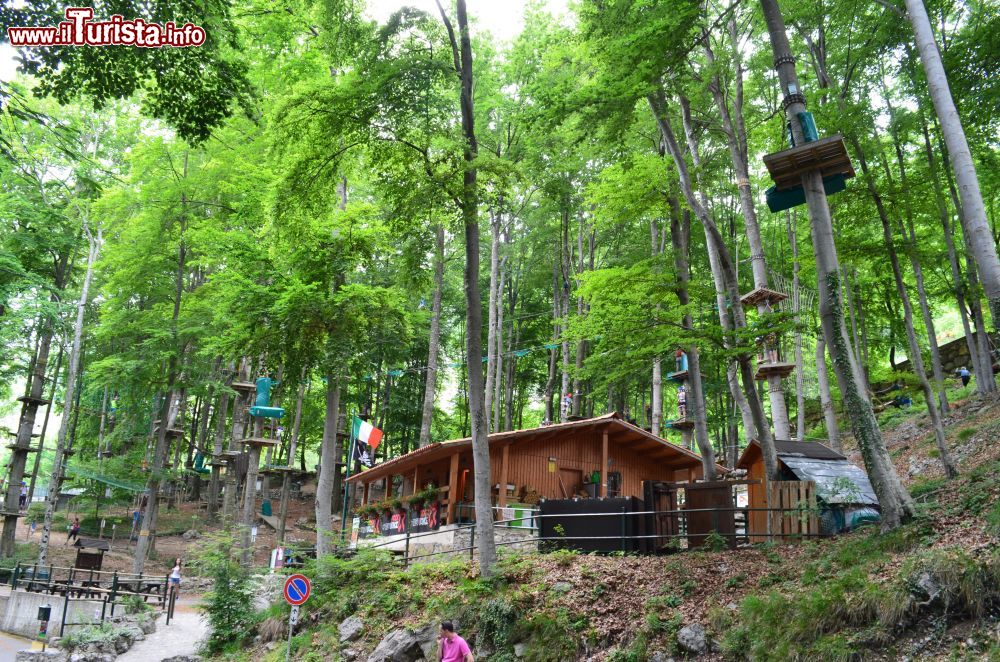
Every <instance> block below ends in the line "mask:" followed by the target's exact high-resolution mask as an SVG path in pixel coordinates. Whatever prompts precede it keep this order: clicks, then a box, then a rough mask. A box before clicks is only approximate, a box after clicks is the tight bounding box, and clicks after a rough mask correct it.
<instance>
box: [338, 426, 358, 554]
mask: <svg viewBox="0 0 1000 662" xmlns="http://www.w3.org/2000/svg"><path fill="white" fill-rule="evenodd" d="M355 418H357V415H356V414H355V415H354V416H351V443H350V449H349V450H348V453H347V475H346V476H345V477H344V497H343V499H344V507H343V509H342V510H341V514H340V542H344V539H345V537H346V536H347V503H348V501H347V496H348V493H349V490H350V487H351V484H350V483H349V482H348V481H349V480H350V478H351V465H352V464H354V445H355V444H356V443H357V438H356V437H355V435H354V419H355Z"/></svg>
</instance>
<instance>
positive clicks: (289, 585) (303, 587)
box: [285, 574, 312, 607]
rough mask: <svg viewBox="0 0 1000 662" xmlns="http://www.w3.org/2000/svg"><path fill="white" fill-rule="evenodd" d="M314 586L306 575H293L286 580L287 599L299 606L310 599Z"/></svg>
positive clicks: (291, 603)
mask: <svg viewBox="0 0 1000 662" xmlns="http://www.w3.org/2000/svg"><path fill="white" fill-rule="evenodd" d="M311 592H312V587H311V585H310V584H309V578H308V577H306V576H305V575H298V574H296V575H292V576H291V577H289V578H288V579H286V580H285V600H287V601H288V604H290V605H292V606H296V607H297V606H298V605H300V604H302V603H304V602H305V601H306V600H308V599H309V594H310V593H311Z"/></svg>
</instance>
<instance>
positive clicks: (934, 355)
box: [879, 75, 949, 416]
mask: <svg viewBox="0 0 1000 662" xmlns="http://www.w3.org/2000/svg"><path fill="white" fill-rule="evenodd" d="M879 78H880V79H881V82H882V90H883V96H884V97H885V105H886V109H887V110H888V111H889V132H890V133H891V135H892V143H893V146H894V147H895V152H896V166H897V167H898V168H899V185H900V188H899V189H898V190H899V191H900V192H901V196H900V197H902V199H903V211H904V213H905V216H906V225H905V226H903V242H904V246H905V252H906V255H907V257H908V258H909V259H910V268H911V269H913V277H914V279H915V280H916V284H917V302H918V304H919V305H920V314H921V317H922V318H923V322H924V329H925V331H926V332H927V345H928V347H929V348H930V355H931V373H932V374H933V375H934V390H935V391H936V392H937V399H938V403H939V404H940V405H941V413H942V415H944V416H947V415H948V409H949V407H948V391H947V389H946V388H945V384H944V369H943V368H942V366H941V351H940V349H939V348H938V342H937V332H936V331H935V330H934V316H933V315H932V314H931V309H930V305H929V304H928V301H927V287H926V285H925V284H924V270H923V266H922V265H921V263H920V256H919V253H918V248H917V233H916V230H915V228H914V223H913V207H912V205H911V204H910V197H909V196H908V195H907V194H906V193H907V192H908V191H909V190H910V185H909V181H907V176H906V158H905V157H904V155H903V145H902V143H901V142H900V138H899V128H898V119H897V115H896V109H895V107H894V106H893V105H892V101H891V100H890V98H889V97H890V94H889V88H888V87H887V86H886V84H885V79H884V77H883V76H881V75H880V76H879ZM881 152H882V150H881V145H880V156H881V158H882V165H883V167H884V168H885V171H886V175H887V176H889V164H888V163H887V162H886V159H885V155H884V153H881ZM890 182H891V179H890Z"/></svg>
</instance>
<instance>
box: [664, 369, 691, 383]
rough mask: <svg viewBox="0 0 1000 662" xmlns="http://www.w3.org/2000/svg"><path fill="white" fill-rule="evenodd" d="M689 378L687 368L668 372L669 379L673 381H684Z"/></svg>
mask: <svg viewBox="0 0 1000 662" xmlns="http://www.w3.org/2000/svg"><path fill="white" fill-rule="evenodd" d="M687 378H688V371H687V370H678V371H677V372H668V373H667V379H669V380H670V381H672V382H683V381H684V380H686V379H687Z"/></svg>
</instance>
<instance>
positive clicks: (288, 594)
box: [284, 574, 312, 662]
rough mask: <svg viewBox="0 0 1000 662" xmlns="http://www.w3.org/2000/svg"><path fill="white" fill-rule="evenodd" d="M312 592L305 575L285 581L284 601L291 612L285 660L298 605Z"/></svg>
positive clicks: (288, 654) (295, 576) (289, 650)
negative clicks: (290, 608) (288, 605)
mask: <svg viewBox="0 0 1000 662" xmlns="http://www.w3.org/2000/svg"><path fill="white" fill-rule="evenodd" d="M311 592H312V585H311V584H310V583H309V578H308V577H306V576H305V575H299V574H295V575H292V576H291V577H289V578H288V579H286V580H285V590H284V594H285V600H286V601H287V602H288V604H290V605H292V612H291V613H290V614H289V615H288V648H287V650H286V651H285V660H286V662H287V660H288V659H289V656H290V655H291V653H292V630H294V629H295V624H296V623H298V621H299V605H301V604H303V603H304V602H305V601H306V600H308V599H309V594H310V593H311Z"/></svg>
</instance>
